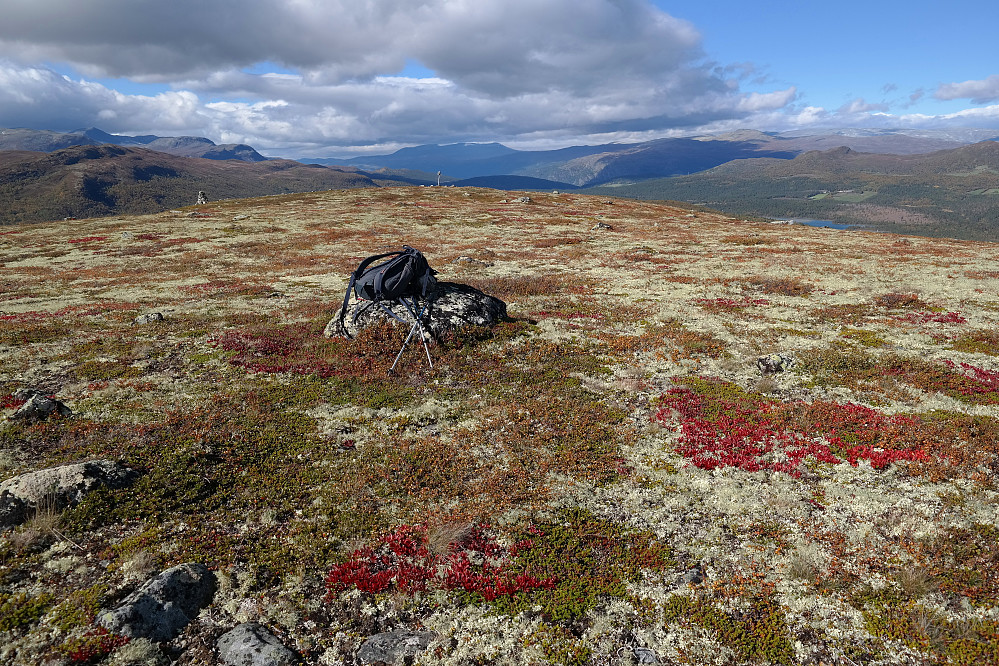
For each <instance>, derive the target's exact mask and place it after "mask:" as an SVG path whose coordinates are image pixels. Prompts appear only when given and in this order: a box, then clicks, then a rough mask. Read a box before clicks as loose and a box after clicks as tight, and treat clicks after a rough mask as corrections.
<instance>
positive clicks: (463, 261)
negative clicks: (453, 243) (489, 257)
mask: <svg viewBox="0 0 999 666" xmlns="http://www.w3.org/2000/svg"><path fill="white" fill-rule="evenodd" d="M451 263H455V264H467V265H469V266H492V264H490V263H486V262H485V261H479V260H478V259H473V258H472V257H458V258H457V259H455V260H454V261H453V262H451Z"/></svg>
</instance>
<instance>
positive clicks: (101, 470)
mask: <svg viewBox="0 0 999 666" xmlns="http://www.w3.org/2000/svg"><path fill="white" fill-rule="evenodd" d="M138 477H139V473H138V472H136V471H135V470H132V469H129V468H127V467H125V466H123V465H120V464H118V463H116V462H114V461H111V460H93V461H90V462H84V463H75V464H72V465H61V466H59V467H50V468H48V469H41V470H38V471H35V472H28V473H27V474H21V475H19V476H15V477H12V478H10V479H7V480H6V481H4V482H3V483H0V529H4V528H7V527H13V526H14V525H19V524H21V523H22V522H24V521H25V520H27V518H28V517H29V514H30V513H31V511H32V510H33V509H38V508H39V507H45V508H48V509H52V510H57V511H61V510H62V509H65V508H67V507H71V506H75V505H76V504H78V503H79V501H80V500H81V499H83V497H84V496H85V495H86V494H87V493H89V492H91V491H93V490H95V489H97V488H124V487H125V486H128V485H130V484H131V483H132V482H133V481H135V479H137V478H138Z"/></svg>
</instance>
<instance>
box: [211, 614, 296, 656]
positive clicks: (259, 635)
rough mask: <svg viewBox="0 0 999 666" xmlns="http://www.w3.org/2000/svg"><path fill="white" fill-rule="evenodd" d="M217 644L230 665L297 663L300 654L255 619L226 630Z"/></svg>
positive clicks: (221, 654) (220, 654) (220, 652)
mask: <svg viewBox="0 0 999 666" xmlns="http://www.w3.org/2000/svg"><path fill="white" fill-rule="evenodd" d="M216 647H217V648H218V651H219V657H221V659H222V661H223V662H224V663H226V664H229V665H230V666H291V664H296V663H298V655H297V654H295V653H294V652H293V651H292V650H290V649H288V648H287V647H285V646H284V645H283V644H282V643H281V641H279V640H278V639H277V638H276V637H275V636H274V634H272V633H271V632H269V631H268V630H267V629H266V628H265V627H263V626H261V625H259V624H257V623H256V622H247V623H245V624H241V625H239V626H238V627H236V628H235V629H233V630H232V631H230V632H228V633H226V634H223V635H222V636H221V637H220V638H219V640H218V643H216Z"/></svg>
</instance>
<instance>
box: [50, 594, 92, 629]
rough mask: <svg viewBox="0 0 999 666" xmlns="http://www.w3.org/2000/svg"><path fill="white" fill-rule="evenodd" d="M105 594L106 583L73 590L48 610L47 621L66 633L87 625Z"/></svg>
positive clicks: (90, 622) (89, 623)
mask: <svg viewBox="0 0 999 666" xmlns="http://www.w3.org/2000/svg"><path fill="white" fill-rule="evenodd" d="M105 594H107V586H106V585H94V586H93V587H88V588H86V589H83V590H75V591H74V592H71V593H70V595H69V596H68V597H67V598H66V599H65V600H64V601H62V602H61V603H60V604H58V605H57V606H56V607H55V608H53V609H52V610H51V611H50V612H49V614H48V618H47V619H48V622H49V623H50V624H52V626H54V627H57V628H58V629H59V630H61V631H64V632H66V633H69V632H71V631H73V630H74V629H78V628H80V627H89V626H90V625H91V624H92V623H93V621H94V618H95V617H97V612H98V611H99V610H100V609H101V606H102V604H103V603H104V595H105Z"/></svg>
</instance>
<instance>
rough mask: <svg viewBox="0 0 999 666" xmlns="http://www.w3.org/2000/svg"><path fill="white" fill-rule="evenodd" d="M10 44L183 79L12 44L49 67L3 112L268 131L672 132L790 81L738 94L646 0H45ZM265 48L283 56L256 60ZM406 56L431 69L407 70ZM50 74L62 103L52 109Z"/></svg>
mask: <svg viewBox="0 0 999 666" xmlns="http://www.w3.org/2000/svg"><path fill="white" fill-rule="evenodd" d="M222 26H224V27H222ZM4 56H7V57H8V58H11V59H14V58H16V59H17V60H18V61H19V62H20V63H38V62H55V63H67V64H69V65H71V66H72V67H73V68H74V69H75V70H76V71H79V72H82V73H83V74H84V75H85V76H87V77H91V78H101V77H128V78H130V79H131V80H133V81H138V82H160V83H168V84H169V85H170V86H171V87H172V89H173V90H174V91H175V92H173V93H164V95H162V96H155V97H146V98H143V97H137V96H129V95H122V94H119V93H117V92H116V91H114V90H112V89H110V88H107V87H103V86H100V85H99V84H94V83H88V82H86V81H82V80H80V81H70V80H65V79H61V80H56V78H57V75H56V74H54V73H53V72H52V71H51V70H48V69H46V68H45V67H42V66H40V65H36V64H27V65H25V64H22V65H14V64H13V63H12V62H7V63H6V64H4V63H3V62H2V61H0V67H3V69H4V70H5V72H4V75H6V76H13V77H24V76H28V75H37V76H40V77H41V78H42V79H44V81H42V82H40V83H38V84H37V85H31V86H27V88H28V89H29V90H31V91H33V92H34V94H35V95H36V97H30V98H27V99H20V100H19V101H18V100H15V98H14V97H15V93H7V94H6V95H0V117H2V118H9V117H17V118H23V119H25V121H24V122H23V123H22V124H28V122H27V119H28V118H31V117H32V113H34V112H40V115H39V116H36V117H35V118H36V120H35V121H34V124H35V125H36V126H39V124H40V123H42V120H41V119H44V121H45V122H44V124H43V125H42V126H45V127H47V128H53V129H55V128H66V127H79V126H84V125H91V124H96V123H98V122H100V123H109V124H110V125H112V126H110V127H104V129H108V130H109V131H122V132H133V133H139V132H153V133H158V132H159V131H160V130H172V129H183V130H184V131H191V132H196V131H197V132H200V133H203V134H205V135H207V136H209V137H210V138H214V139H216V140H221V137H223V136H225V137H237V136H238V137H243V138H244V139H245V140H247V141H250V140H253V141H255V142H256V143H255V145H257V146H258V147H259V148H262V149H267V148H268V147H273V148H274V149H278V148H281V147H282V146H287V145H292V144H295V145H300V144H307V143H309V142H312V141H315V142H320V144H319V145H322V144H321V142H326V144H327V145H329V142H330V141H335V142H337V143H339V144H340V145H344V144H346V145H351V144H354V145H356V144H361V143H366V142H378V143H392V142H399V143H419V142H426V141H441V142H446V141H459V140H483V139H486V138H488V139H500V140H504V139H505V140H516V139H517V138H521V137H525V136H532V137H537V136H544V135H556V134H563V133H568V134H576V135H585V134H601V133H615V132H645V131H659V132H661V133H662V132H668V131H670V130H671V129H672V128H675V127H696V126H698V125H702V124H704V123H707V122H716V121H719V120H724V119H730V118H738V117H742V116H745V115H746V114H747V113H750V112H753V111H755V110H758V109H761V108H773V106H774V105H779V103H780V101H781V100H787V101H790V99H791V98H792V97H793V94H789V93H788V92H787V91H778V92H776V93H770V94H766V93H764V94H760V93H753V94H752V95H749V96H744V95H742V94H740V93H739V90H738V83H737V79H736V78H732V76H733V75H732V73H730V72H729V73H727V72H726V71H725V69H724V68H722V67H717V66H715V64H714V63H707V62H704V54H703V53H702V51H701V44H700V35H699V34H698V32H697V30H696V29H695V28H694V27H693V26H692V25H691V24H690V23H688V22H686V21H682V20H679V19H676V18H673V17H671V16H669V15H668V14H666V13H664V12H662V11H660V10H658V9H656V8H655V7H654V6H653V5H652V4H651V3H650V2H649V1H648V0H425V1H424V2H420V3H414V2H411V1H409V0H378V1H374V0H367V1H364V0H326V1H324V2H311V1H307V0H244V1H243V2H241V3H240V4H239V6H238V8H234V6H233V4H232V3H231V2H224V1H222V0H198V1H197V2H194V1H193V0H173V1H172V2H170V3H154V2H138V1H136V0H91V1H90V2H87V3H80V2H78V1H76V0H34V1H33V2H30V3H28V2H23V3H20V2H19V3H15V4H14V6H12V7H6V8H5V10H4V15H3V21H2V22H0V58H3V57H4ZM265 62H269V63H275V64H276V65H277V66H278V67H279V68H281V71H280V72H277V73H271V74H266V73H265V74H251V73H248V72H247V71H246V70H247V69H248V68H250V67H251V66H253V65H256V64H259V63H265ZM408 62H417V63H420V64H421V65H423V66H424V67H426V68H427V69H429V70H430V71H432V72H433V73H434V75H433V76H427V77H424V78H418V79H417V78H409V77H404V76H400V75H399V72H401V71H402V70H403V68H404V67H405V65H406V64H407V63H408ZM746 68H751V66H750V65H748V64H743V65H741V66H740V73H742V74H744V71H743V70H746ZM108 85H112V84H108ZM14 90H21V88H20V87H15V88H14ZM46 90H47V91H48V92H47V94H54V95H56V96H57V97H58V98H59V99H60V101H61V102H62V103H61V104H60V105H58V106H57V107H48V108H47V110H44V111H43V110H42V109H40V108H39V106H38V103H37V101H36V100H37V99H38V97H37V95H43V94H46V93H45V91H46ZM268 100H282V102H283V105H282V106H280V107H277V106H273V105H261V104H260V103H261V102H266V101H268ZM206 102H207V103H206ZM222 102H227V103H226V104H220V103H222ZM785 103H786V102H785ZM11 111H14V113H11ZM331 124H332V125H333V126H331Z"/></svg>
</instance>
